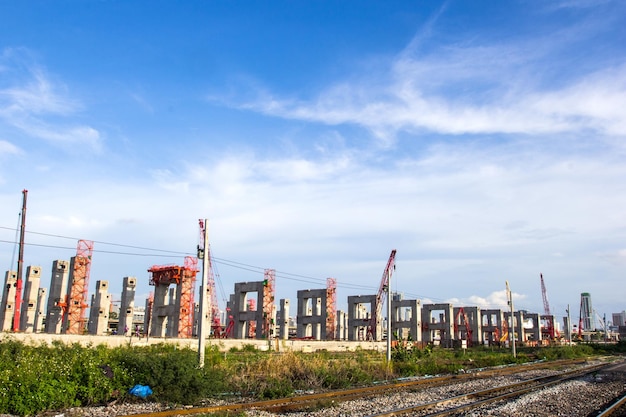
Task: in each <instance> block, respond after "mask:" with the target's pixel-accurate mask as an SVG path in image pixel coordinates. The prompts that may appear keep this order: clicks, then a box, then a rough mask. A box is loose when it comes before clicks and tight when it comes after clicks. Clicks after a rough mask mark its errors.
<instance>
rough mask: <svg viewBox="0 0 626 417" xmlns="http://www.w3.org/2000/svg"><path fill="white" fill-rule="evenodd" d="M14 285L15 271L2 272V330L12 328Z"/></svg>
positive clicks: (15, 279)
mask: <svg viewBox="0 0 626 417" xmlns="http://www.w3.org/2000/svg"><path fill="white" fill-rule="evenodd" d="M16 286H17V272H15V271H7V272H6V273H5V274H4V287H3V288H4V290H3V291H2V304H0V326H1V327H0V331H3V332H7V331H10V330H13V316H14V315H15V294H16Z"/></svg>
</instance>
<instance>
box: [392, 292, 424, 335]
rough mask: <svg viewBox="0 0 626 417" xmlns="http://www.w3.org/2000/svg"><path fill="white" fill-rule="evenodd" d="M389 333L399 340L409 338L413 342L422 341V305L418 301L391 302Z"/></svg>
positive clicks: (395, 300)
mask: <svg viewBox="0 0 626 417" xmlns="http://www.w3.org/2000/svg"><path fill="white" fill-rule="evenodd" d="M391 331H392V333H393V334H394V335H397V337H398V339H399V340H405V339H408V338H409V337H410V338H411V340H412V341H414V342H421V341H422V303H421V301H420V300H402V297H394V298H393V300H392V301H391Z"/></svg>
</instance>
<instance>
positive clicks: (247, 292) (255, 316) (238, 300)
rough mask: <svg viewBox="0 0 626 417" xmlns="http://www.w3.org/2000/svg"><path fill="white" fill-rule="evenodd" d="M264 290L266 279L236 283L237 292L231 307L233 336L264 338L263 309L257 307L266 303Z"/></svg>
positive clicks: (232, 298)
mask: <svg viewBox="0 0 626 417" xmlns="http://www.w3.org/2000/svg"><path fill="white" fill-rule="evenodd" d="M263 290H264V281H257V282H238V283H236V284H235V293H234V294H233V295H232V296H231V301H230V303H229V307H230V309H231V310H230V312H231V314H232V316H233V325H234V327H233V336H234V337H235V338H236V339H246V338H250V337H252V338H255V339H263V336H264V335H263V319H264V315H263V310H262V309H256V306H262V305H265V300H264V298H263V295H264V291H263ZM254 294H256V298H255V296H254ZM250 301H253V302H252V303H250Z"/></svg>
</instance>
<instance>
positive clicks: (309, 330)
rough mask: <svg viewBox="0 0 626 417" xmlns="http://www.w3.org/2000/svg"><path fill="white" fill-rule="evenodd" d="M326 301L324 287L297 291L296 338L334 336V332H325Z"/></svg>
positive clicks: (331, 337)
mask: <svg viewBox="0 0 626 417" xmlns="http://www.w3.org/2000/svg"><path fill="white" fill-rule="evenodd" d="M327 302H328V299H327V292H326V289H325V288H324V289H319V290H300V291H298V314H297V316H296V323H297V330H296V335H297V337H298V338H300V339H303V338H312V339H314V340H328V339H333V338H334V337H335V335H334V334H333V335H328V334H326V320H327V318H328V315H327V312H328V305H327Z"/></svg>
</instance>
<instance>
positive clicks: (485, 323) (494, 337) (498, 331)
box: [480, 309, 503, 345]
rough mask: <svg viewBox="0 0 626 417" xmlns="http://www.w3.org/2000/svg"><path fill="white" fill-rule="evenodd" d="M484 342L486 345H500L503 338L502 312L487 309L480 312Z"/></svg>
mask: <svg viewBox="0 0 626 417" xmlns="http://www.w3.org/2000/svg"><path fill="white" fill-rule="evenodd" d="M480 316H481V321H480V324H481V327H482V332H481V333H482V340H483V343H485V344H489V345H492V344H499V343H501V342H500V339H501V338H502V320H503V315H502V310H499V309H486V310H481V311H480Z"/></svg>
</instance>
